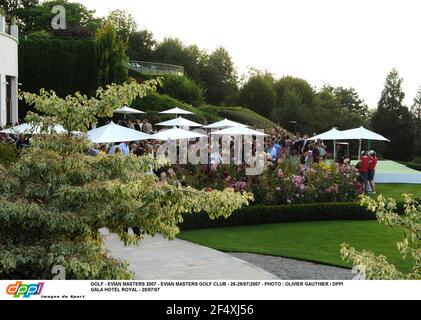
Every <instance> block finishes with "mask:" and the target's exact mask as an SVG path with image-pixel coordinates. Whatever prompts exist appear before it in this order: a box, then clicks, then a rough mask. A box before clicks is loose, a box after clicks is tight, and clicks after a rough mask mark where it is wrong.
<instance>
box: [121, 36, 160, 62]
mask: <svg viewBox="0 0 421 320" xmlns="http://www.w3.org/2000/svg"><path fill="white" fill-rule="evenodd" d="M156 45H157V41H156V40H155V39H154V36H153V34H152V32H149V31H148V30H141V31H136V32H133V33H131V34H130V36H129V42H128V45H127V55H128V57H129V59H130V60H135V61H152V52H153V50H154V48H155V46H156Z"/></svg>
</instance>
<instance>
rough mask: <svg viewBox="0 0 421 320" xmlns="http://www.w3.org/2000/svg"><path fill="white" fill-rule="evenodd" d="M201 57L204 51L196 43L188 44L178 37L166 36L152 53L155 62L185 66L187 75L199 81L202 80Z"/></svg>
mask: <svg viewBox="0 0 421 320" xmlns="http://www.w3.org/2000/svg"><path fill="white" fill-rule="evenodd" d="M201 57H202V52H201V51H200V50H199V48H198V47H197V46H196V45H191V46H186V45H185V44H184V43H183V42H182V41H181V40H180V39H177V38H165V39H164V40H163V41H161V42H159V43H158V44H157V45H156V47H155V49H154V51H153V54H152V58H153V60H154V61H155V62H162V63H169V64H174V65H180V66H183V67H184V71H185V73H186V75H187V76H188V77H190V78H191V79H192V80H194V81H196V82H197V83H200V81H201V75H200V65H199V62H200V59H201Z"/></svg>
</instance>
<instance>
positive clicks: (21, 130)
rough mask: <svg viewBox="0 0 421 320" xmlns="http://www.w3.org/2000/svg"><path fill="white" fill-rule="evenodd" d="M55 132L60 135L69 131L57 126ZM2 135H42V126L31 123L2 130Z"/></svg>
mask: <svg viewBox="0 0 421 320" xmlns="http://www.w3.org/2000/svg"><path fill="white" fill-rule="evenodd" d="M53 130H54V131H55V132H56V133H58V134H65V133H67V130H66V129H64V128H63V126H61V125H58V124H57V125H55V126H54V128H53ZM0 132H1V133H7V134H40V133H41V127H40V126H34V125H32V124H30V123H23V124H20V125H18V126H15V127H12V128H9V129H6V130H2V131H0Z"/></svg>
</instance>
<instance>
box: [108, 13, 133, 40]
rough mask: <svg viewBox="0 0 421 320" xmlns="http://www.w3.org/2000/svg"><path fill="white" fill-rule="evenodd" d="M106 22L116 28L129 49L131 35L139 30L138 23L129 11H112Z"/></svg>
mask: <svg viewBox="0 0 421 320" xmlns="http://www.w3.org/2000/svg"><path fill="white" fill-rule="evenodd" d="M106 20H107V21H109V22H111V23H112V24H113V25H114V26H115V29H116V31H117V34H118V36H119V37H120V39H121V40H122V42H123V43H124V45H125V46H126V47H127V45H128V43H129V38H130V35H131V34H133V33H134V32H136V30H137V23H136V20H135V19H134V17H133V16H132V15H131V14H130V13H129V12H127V11H124V10H120V9H117V10H113V11H111V12H110V13H109V14H108V16H107V17H106Z"/></svg>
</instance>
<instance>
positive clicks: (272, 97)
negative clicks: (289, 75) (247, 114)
mask: <svg viewBox="0 0 421 320" xmlns="http://www.w3.org/2000/svg"><path fill="white" fill-rule="evenodd" d="M274 85H275V79H274V78H273V75H272V74H271V73H269V72H261V71H258V70H254V71H253V70H252V71H251V72H250V75H249V78H248V80H247V82H246V83H245V84H244V85H243V86H242V88H241V89H240V98H239V100H240V101H239V102H240V105H242V106H246V107H249V108H250V109H252V110H253V111H255V112H257V113H260V114H261V115H264V116H266V117H269V116H270V115H272V113H273V109H274V108H275V106H276V98H277V96H276V91H275V88H274Z"/></svg>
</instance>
